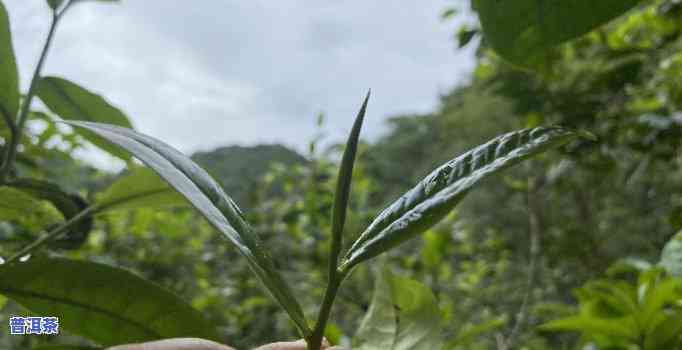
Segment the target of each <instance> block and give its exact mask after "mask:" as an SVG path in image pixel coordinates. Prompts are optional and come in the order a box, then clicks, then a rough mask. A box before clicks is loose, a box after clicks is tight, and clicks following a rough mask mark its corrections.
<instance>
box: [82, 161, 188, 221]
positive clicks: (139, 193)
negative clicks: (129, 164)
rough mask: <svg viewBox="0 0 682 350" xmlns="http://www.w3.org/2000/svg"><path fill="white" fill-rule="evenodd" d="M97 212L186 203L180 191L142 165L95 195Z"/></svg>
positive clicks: (173, 205)
mask: <svg viewBox="0 0 682 350" xmlns="http://www.w3.org/2000/svg"><path fill="white" fill-rule="evenodd" d="M95 205H96V206H97V210H96V212H97V213H102V212H105V211H111V210H124V209H136V208H158V207H179V206H187V205H188V203H187V201H186V200H185V197H183V196H182V195H181V194H180V193H178V192H177V191H176V190H175V189H173V188H172V187H170V186H169V185H168V183H167V182H165V181H163V180H162V179H161V178H160V177H159V175H157V174H156V173H155V172H153V171H152V170H150V169H149V168H145V167H136V168H133V169H132V170H130V171H128V172H127V173H126V174H124V175H122V176H121V177H119V178H118V179H117V180H116V181H114V183H112V184H111V185H110V186H109V187H108V188H107V189H106V190H104V191H103V192H102V193H100V194H99V195H97V203H96V204H95Z"/></svg>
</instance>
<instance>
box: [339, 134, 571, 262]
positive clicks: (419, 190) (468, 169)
mask: <svg viewBox="0 0 682 350" xmlns="http://www.w3.org/2000/svg"><path fill="white" fill-rule="evenodd" d="M575 136H576V133H574V132H572V131H569V130H565V129H563V128H559V127H541V128H535V129H524V130H520V131H515V132H511V133H508V134H505V135H502V136H499V137H497V138H495V139H493V140H491V141H489V142H488V143H486V144H484V145H482V146H479V147H477V148H475V149H473V150H471V151H469V152H466V153H464V154H463V155H461V156H459V157H457V158H455V159H453V160H451V161H449V162H447V163H445V164H444V165H442V166H441V167H439V168H438V169H436V170H434V171H433V172H432V173H431V174H429V175H428V176H426V178H424V180H422V181H421V182H420V183H419V184H417V186H415V187H414V188H412V189H411V190H409V191H408V192H407V193H405V194H404V195H403V196H402V197H401V198H400V199H398V200H397V201H396V202H394V203H393V204H392V205H391V206H389V207H388V208H387V209H385V210H384V211H383V212H381V214H379V216H378V217H377V218H376V219H375V220H374V221H373V222H372V223H371V224H370V226H369V227H368V228H367V229H366V230H365V232H363V233H362V235H361V236H360V238H358V240H357V241H356V242H355V243H354V244H353V246H352V247H351V249H350V250H349V251H348V253H347V254H346V261H345V262H344V264H343V266H342V267H341V268H342V269H346V270H347V269H349V268H351V267H352V266H354V265H356V264H358V263H360V262H362V261H365V260H367V259H370V258H372V257H375V256H377V255H379V254H381V253H383V252H385V251H387V250H389V249H391V248H393V247H395V246H397V245H399V244H401V243H402V242H404V241H406V240H409V239H411V238H413V237H415V236H416V235H418V234H420V233H422V232H424V231H425V230H426V229H428V228H429V227H431V226H433V225H434V224H436V223H437V222H438V221H439V220H441V219H442V218H443V217H444V216H445V215H447V214H448V213H449V212H450V211H451V210H452V209H453V208H454V207H455V206H456V205H457V204H458V203H459V202H460V201H461V200H462V199H463V198H464V197H465V196H466V194H467V193H468V192H469V190H471V189H472V188H473V187H474V186H475V185H476V184H477V183H478V182H479V181H481V180H483V179H485V178H487V177H488V176H490V175H493V174H495V173H497V172H499V171H501V170H504V169H506V168H508V167H510V166H512V165H514V164H517V163H519V162H521V161H523V160H525V159H527V158H530V157H532V156H534V155H537V154H539V153H542V152H544V151H545V150H547V149H549V148H552V147H556V146H559V145H562V144H564V143H565V142H567V141H568V140H570V139H572V138H574V137H575Z"/></svg>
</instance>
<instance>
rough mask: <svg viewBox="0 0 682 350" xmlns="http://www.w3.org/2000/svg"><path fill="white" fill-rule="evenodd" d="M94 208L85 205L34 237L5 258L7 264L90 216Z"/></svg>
mask: <svg viewBox="0 0 682 350" xmlns="http://www.w3.org/2000/svg"><path fill="white" fill-rule="evenodd" d="M95 210H96V207H94V206H92V207H87V208H85V209H83V211H81V212H80V213H78V214H76V215H75V216H73V217H72V218H70V219H69V220H67V221H65V222H64V223H62V224H61V225H59V226H57V227H55V228H54V229H53V230H52V231H50V232H48V233H47V234H45V235H43V236H42V237H40V238H38V239H36V240H35V241H33V242H32V243H30V244H29V245H27V246H25V247H24V248H22V249H21V250H20V251H19V252H18V253H16V254H14V255H13V256H12V257H10V258H9V259H7V262H6V263H7V264H9V263H12V262H14V261H16V260H18V259H19V258H21V257H22V256H26V255H27V254H29V253H31V252H33V251H34V250H36V249H38V248H40V247H42V246H43V245H45V244H46V243H47V242H49V241H50V240H52V239H54V238H57V237H58V236H59V235H61V234H63V233H64V232H65V231H66V230H68V229H69V227H71V226H73V225H75V224H76V223H78V222H79V221H81V220H82V219H84V218H86V217H88V216H90V214H91V213H92V212H94V211H95Z"/></svg>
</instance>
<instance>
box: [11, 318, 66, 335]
mask: <svg viewBox="0 0 682 350" xmlns="http://www.w3.org/2000/svg"><path fill="white" fill-rule="evenodd" d="M9 334H11V335H23V334H32V335H33V334H36V335H37V334H59V318H57V317H33V316H31V317H20V316H13V317H10V319H9Z"/></svg>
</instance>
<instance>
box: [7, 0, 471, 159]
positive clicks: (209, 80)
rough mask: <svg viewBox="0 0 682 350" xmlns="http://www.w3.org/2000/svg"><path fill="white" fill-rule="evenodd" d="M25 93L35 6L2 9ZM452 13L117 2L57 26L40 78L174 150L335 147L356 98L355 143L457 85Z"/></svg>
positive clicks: (34, 1) (41, 11)
mask: <svg viewBox="0 0 682 350" xmlns="http://www.w3.org/2000/svg"><path fill="white" fill-rule="evenodd" d="M4 3H5V4H6V6H7V7H8V11H9V14H10V20H11V22H12V31H13V36H14V46H15V49H16V51H17V60H18V62H19V66H20V72H21V77H22V84H23V88H24V89H26V87H27V85H28V77H29V76H30V73H31V71H32V70H33V66H34V65H35V62H36V59H37V56H38V54H39V51H40V48H41V46H42V42H43V38H44V36H45V33H46V31H47V29H48V25H49V12H48V9H47V6H46V5H45V1H43V0H5V1H4ZM450 4H452V2H451V1H446V0H421V1H401V2H400V3H398V2H396V1H390V0H374V1H359V0H358V1H356V0H353V1H350V0H348V1H344V0H285V1H265V0H250V1H244V0H240V1H236V0H234V1H233V0H212V1H179V0H176V1H172V0H136V1H132V0H128V1H125V0H124V1H122V2H121V3H120V4H117V5H107V4H101V3H99V4H98V3H96V2H92V3H84V4H81V5H78V6H76V7H74V8H73V9H72V11H71V12H70V13H69V14H68V15H67V16H66V17H65V20H64V23H63V25H62V26H61V27H60V29H59V31H58V33H57V36H56V40H55V42H54V47H53V50H52V51H51V53H50V56H49V58H48V62H47V65H46V67H45V71H44V73H45V74H49V75H59V76H63V77H67V78H68V79H70V80H73V81H74V82H76V83H78V84H81V85H82V86H85V87H87V88H88V89H90V90H92V91H95V92H98V93H101V94H103V95H104V96H106V98H107V99H108V100H109V101H110V102H112V103H113V104H115V105H116V106H118V107H120V108H122V109H123V110H124V111H126V113H127V114H128V115H129V117H130V118H131V120H132V122H133V124H134V125H135V127H136V128H137V129H138V130H140V131H142V132H144V133H147V134H150V135H153V136H156V137H158V138H160V139H162V140H164V141H166V142H169V143H170V144H172V145H174V146H175V147H178V148H179V149H180V150H182V151H184V152H193V151H197V150H208V149H211V148H213V147H216V146H221V145H228V144H241V145H253V144H257V143H273V142H281V143H284V144H287V145H289V146H292V147H295V148H296V149H299V150H302V149H304V146H305V144H306V143H307V142H308V141H309V140H310V139H311V137H313V135H314V134H315V130H316V129H315V119H316V115H317V114H318V113H319V112H325V114H326V115H327V125H326V131H327V132H328V134H329V135H330V138H331V139H334V140H342V139H343V138H344V137H345V136H344V134H345V133H346V132H347V131H348V130H349V129H350V126H351V124H352V118H353V117H354V115H355V113H356V111H357V109H358V107H359V105H360V103H361V101H362V98H363V96H364V94H365V92H366V90H367V89H368V88H372V91H373V98H372V101H371V104H370V108H369V111H368V115H367V118H368V119H367V123H366V128H365V129H364V130H363V136H364V137H366V138H368V139H372V138H375V137H376V136H377V135H380V134H381V132H382V131H383V130H385V129H383V128H382V127H383V125H384V124H383V121H384V120H385V119H386V118H388V117H390V116H394V115H398V114H403V113H411V112H427V111H430V110H433V109H434V108H435V107H436V106H437V103H438V96H439V94H442V93H445V92H447V91H448V90H449V89H450V88H451V87H452V86H454V85H456V84H461V83H463V82H465V81H466V80H467V79H468V76H469V73H470V71H471V69H472V68H473V64H474V60H473V52H472V50H471V49H468V50H455V46H454V43H453V40H452V35H453V32H454V31H455V28H456V27H457V23H453V22H447V23H446V22H443V21H441V20H440V17H439V16H440V13H441V12H442V11H443V9H444V8H446V7H447V6H448V5H450Z"/></svg>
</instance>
